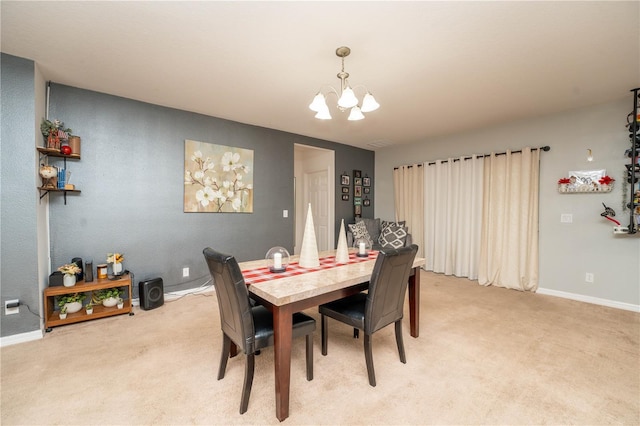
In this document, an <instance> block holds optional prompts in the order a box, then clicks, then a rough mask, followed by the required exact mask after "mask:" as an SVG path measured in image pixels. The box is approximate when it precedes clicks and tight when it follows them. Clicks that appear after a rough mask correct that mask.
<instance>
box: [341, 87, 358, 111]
mask: <svg viewBox="0 0 640 426" xmlns="http://www.w3.org/2000/svg"><path fill="white" fill-rule="evenodd" d="M356 105H358V98H356V95H355V93H353V90H352V89H351V87H349V86H347V87H346V88H345V89H344V91H343V92H342V96H340V99H338V106H340V107H342V108H351V107H354V106H356Z"/></svg>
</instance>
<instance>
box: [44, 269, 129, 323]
mask: <svg viewBox="0 0 640 426" xmlns="http://www.w3.org/2000/svg"><path fill="white" fill-rule="evenodd" d="M114 287H125V295H124V297H123V299H124V307H123V308H122V309H118V307H117V306H113V307H109V308H107V307H105V306H103V305H95V306H94V307H93V313H92V314H90V315H89V314H87V311H86V310H85V309H84V307H83V308H82V309H81V310H80V311H78V312H74V313H72V314H67V317H66V318H65V319H60V315H59V314H60V310H59V309H56V308H57V305H56V303H55V298H56V297H57V296H62V295H65V294H72V293H87V297H88V298H90V297H91V293H92V292H94V291H97V290H103V289H106V288H114ZM131 288H132V278H131V274H126V275H123V276H122V277H120V278H118V279H116V280H110V279H108V278H102V279H98V280H95V281H92V282H90V283H87V282H84V281H78V282H77V283H76V285H74V286H73V287H64V286H56V287H47V288H45V289H44V309H45V318H44V325H45V329H46V330H47V331H51V327H57V326H59V325H66V324H73V323H76V322H82V321H90V320H94V319H98V318H105V317H110V316H113V315H122V314H129V315H133V310H132V305H131V300H132V297H131V295H132V292H131Z"/></svg>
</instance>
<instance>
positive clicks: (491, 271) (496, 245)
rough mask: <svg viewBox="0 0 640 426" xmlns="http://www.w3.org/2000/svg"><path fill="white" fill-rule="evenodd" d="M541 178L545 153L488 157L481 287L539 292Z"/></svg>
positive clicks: (508, 153) (485, 179) (535, 151)
mask: <svg viewBox="0 0 640 426" xmlns="http://www.w3.org/2000/svg"><path fill="white" fill-rule="evenodd" d="M539 174H540V150H531V149H530V148H525V149H523V150H522V152H521V153H511V152H510V151H507V153H506V154H505V155H495V154H491V156H490V157H488V158H485V169H484V202H483V207H482V216H483V225H482V247H481V250H480V266H479V276H478V282H479V283H480V284H482V285H495V286H499V287H506V288H512V289H517V290H523V291H524V290H527V291H535V290H536V289H537V288H538V187H539Z"/></svg>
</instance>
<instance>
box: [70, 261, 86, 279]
mask: <svg viewBox="0 0 640 426" xmlns="http://www.w3.org/2000/svg"><path fill="white" fill-rule="evenodd" d="M71 263H75V264H76V266H77V267H78V268H80V273H78V274H76V279H77V280H78V281H82V280H83V279H84V266H83V265H82V258H81V257H74V258H73V259H71Z"/></svg>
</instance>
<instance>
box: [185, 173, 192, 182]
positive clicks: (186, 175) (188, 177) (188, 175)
mask: <svg viewBox="0 0 640 426" xmlns="http://www.w3.org/2000/svg"><path fill="white" fill-rule="evenodd" d="M184 183H185V184H192V183H193V177H191V171H190V170H187V171H185V172H184Z"/></svg>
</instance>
